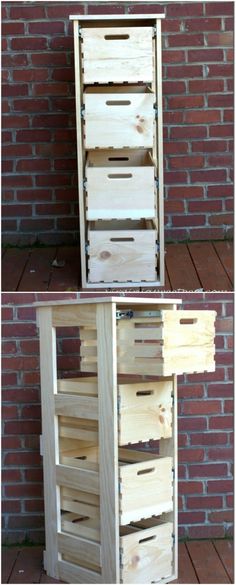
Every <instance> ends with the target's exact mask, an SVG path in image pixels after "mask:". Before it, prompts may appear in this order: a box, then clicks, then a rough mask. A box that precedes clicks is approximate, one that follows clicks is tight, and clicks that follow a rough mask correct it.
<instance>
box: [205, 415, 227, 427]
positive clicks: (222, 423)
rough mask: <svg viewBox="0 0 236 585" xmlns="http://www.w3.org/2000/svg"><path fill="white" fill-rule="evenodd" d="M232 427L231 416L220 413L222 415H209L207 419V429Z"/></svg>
mask: <svg viewBox="0 0 236 585" xmlns="http://www.w3.org/2000/svg"><path fill="white" fill-rule="evenodd" d="M232 428H233V416H231V415H222V416H211V418H210V419H209V429H225V430H226V429H230V430H231V429H232Z"/></svg>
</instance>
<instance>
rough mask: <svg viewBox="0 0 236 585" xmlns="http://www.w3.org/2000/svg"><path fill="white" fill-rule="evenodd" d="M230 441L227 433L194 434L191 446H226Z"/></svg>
mask: <svg viewBox="0 0 236 585" xmlns="http://www.w3.org/2000/svg"><path fill="white" fill-rule="evenodd" d="M227 441H228V436H227V433H222V432H221V433H216V432H213V433H210V432H209V431H208V433H194V434H191V435H190V443H191V445H224V444H225V443H227Z"/></svg>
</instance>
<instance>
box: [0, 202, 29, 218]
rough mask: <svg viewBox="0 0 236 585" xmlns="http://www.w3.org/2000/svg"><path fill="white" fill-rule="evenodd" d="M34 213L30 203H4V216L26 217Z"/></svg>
mask: <svg viewBox="0 0 236 585" xmlns="http://www.w3.org/2000/svg"><path fill="white" fill-rule="evenodd" d="M31 214H32V207H31V206H30V205H3V206H2V215H3V217H19V216H20V217H22V216H23V217H24V216H25V215H27V216H28V215H31Z"/></svg>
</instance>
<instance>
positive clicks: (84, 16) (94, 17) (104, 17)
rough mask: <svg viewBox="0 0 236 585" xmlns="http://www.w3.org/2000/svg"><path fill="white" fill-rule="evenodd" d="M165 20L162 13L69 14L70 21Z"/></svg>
mask: <svg viewBox="0 0 236 585" xmlns="http://www.w3.org/2000/svg"><path fill="white" fill-rule="evenodd" d="M158 18H165V14H164V12H159V13H155V14H149V13H146V14H71V15H70V16H69V19H70V20H83V21H85V20H87V21H90V20H153V19H155V20H156V19H158Z"/></svg>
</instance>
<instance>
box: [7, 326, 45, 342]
mask: <svg viewBox="0 0 236 585" xmlns="http://www.w3.org/2000/svg"><path fill="white" fill-rule="evenodd" d="M36 334H37V329H36V325H35V324H34V323H8V324H3V327H2V336H3V337H7V338H8V337H14V339H15V338H16V337H32V336H33V337H34V336H35V335H36Z"/></svg>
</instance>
